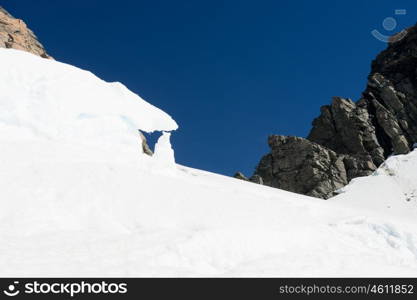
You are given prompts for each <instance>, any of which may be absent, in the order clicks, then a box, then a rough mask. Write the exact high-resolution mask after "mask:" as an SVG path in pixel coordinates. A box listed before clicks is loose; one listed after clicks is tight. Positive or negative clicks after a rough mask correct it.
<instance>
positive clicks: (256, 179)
mask: <svg viewBox="0 0 417 300" xmlns="http://www.w3.org/2000/svg"><path fill="white" fill-rule="evenodd" d="M249 181H250V182H253V183H257V184H264V180H263V179H262V177H261V176H259V175H257V174H255V175H252V176H251V178H249Z"/></svg>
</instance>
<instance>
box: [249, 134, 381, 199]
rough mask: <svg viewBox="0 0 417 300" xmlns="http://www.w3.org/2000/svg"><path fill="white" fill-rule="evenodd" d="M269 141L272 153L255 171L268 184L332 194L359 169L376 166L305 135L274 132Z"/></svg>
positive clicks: (311, 193) (319, 194) (313, 193)
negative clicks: (337, 151) (295, 135)
mask: <svg viewBox="0 0 417 300" xmlns="http://www.w3.org/2000/svg"><path fill="white" fill-rule="evenodd" d="M268 142H269V146H270V148H271V153H269V154H268V155H266V156H264V157H263V158H262V159H261V162H260V163H259V165H258V167H257V169H256V171H255V174H256V175H259V176H260V177H262V179H263V183H264V184H265V185H268V186H272V187H276V188H280V189H284V190H287V191H291V192H296V193H300V194H304V195H309V196H313V197H320V198H329V197H331V196H333V195H334V191H335V190H337V189H339V188H341V187H343V186H345V185H346V184H347V183H348V181H349V179H350V178H351V176H352V175H356V173H355V172H356V170H359V169H360V171H361V172H362V174H366V175H368V174H370V173H371V172H372V171H373V170H374V169H375V166H374V165H373V164H368V163H367V162H366V161H363V160H360V159H358V158H353V157H350V156H349V155H340V154H337V153H336V152H334V151H332V150H330V149H328V148H326V147H323V146H321V145H319V144H317V143H314V142H311V141H309V140H307V139H304V138H300V137H291V136H280V135H272V136H270V137H269V139H268Z"/></svg>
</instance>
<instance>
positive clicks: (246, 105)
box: [0, 0, 417, 175]
mask: <svg viewBox="0 0 417 300" xmlns="http://www.w3.org/2000/svg"><path fill="white" fill-rule="evenodd" d="M0 5H2V6H4V7H5V8H6V9H7V10H9V11H10V12H11V13H12V14H14V15H15V16H16V17H18V18H22V19H24V20H25V21H26V22H27V23H28V24H29V26H30V28H32V29H33V30H34V31H35V33H36V34H37V35H38V37H39V39H40V40H41V42H42V43H43V44H44V46H45V47H46V49H47V50H48V52H49V53H50V54H51V55H52V56H54V57H55V58H56V59H57V60H60V61H63V62H67V63H70V64H73V65H75V66H78V67H81V68H84V69H88V70H91V71H93V72H94V73H95V74H97V75H98V76H99V77H101V78H103V79H105V80H107V81H121V82H123V83H124V84H125V85H127V86H128V87H129V88H130V89H131V90H133V91H134V92H136V93H138V94H139V95H141V96H142V97H143V98H144V99H146V100H148V101H149V102H150V103H152V104H154V105H156V106H158V107H160V108H161V109H163V110H165V111H166V112H168V113H169V114H170V115H172V116H173V117H174V119H175V120H176V121H177V122H178V123H179V125H180V128H179V130H178V131H177V132H176V133H175V134H174V135H173V137H172V139H173V140H172V142H173V144H174V147H175V150H176V158H177V161H178V162H179V163H181V164H185V165H187V166H191V167H196V168H200V169H205V170H209V171H214V172H218V173H223V174H226V175H232V174H233V173H234V172H235V171H237V170H240V171H243V172H245V173H246V174H247V175H249V174H250V173H252V171H253V169H254V167H255V165H256V164H257V163H258V161H259V159H260V158H261V156H262V155H263V154H265V153H267V152H268V146H267V143H266V139H267V136H268V135H269V134H285V135H298V136H306V135H307V134H308V131H309V129H310V127H311V121H312V120H313V118H314V117H316V116H317V115H318V114H319V109H320V106H321V105H324V104H327V103H329V102H330V99H331V97H332V96H344V97H350V98H352V99H354V100H357V99H358V97H360V93H361V91H362V90H363V89H364V87H365V84H366V77H367V74H368V72H369V69H370V63H371V60H372V59H373V57H374V56H375V55H376V54H377V53H378V52H379V51H381V50H382V49H384V48H385V47H386V45H385V44H384V43H382V42H380V41H378V40H376V39H375V38H373V37H372V36H371V34H370V31H371V30H373V29H378V30H379V31H380V32H381V33H383V34H388V33H390V32H389V31H387V30H385V29H384V27H383V26H382V21H383V20H384V19H385V18H386V17H391V16H392V17H395V19H396V20H397V21H398V27H397V29H396V30H400V29H403V28H405V27H407V26H410V25H414V24H415V23H416V22H417V2H416V1H415V0H410V1H382V0H378V1H370V0H369V1H363V0H362V1H307V0H305V1H294V0H292V1H289V0H288V1H278V0H272V1H263V0H257V1H245V0H234V1H227V0H224V1H217V0H207V1H205V0H204V1H197V0H193V1H182V0H176V1H172V0H165V1H159V0H152V1H150V0H147V1H142V0H137V1H133V0H130V1H128V0H118V1H104V0H71V1H51V0H36V1H27V0H0ZM400 8H401V9H407V15H405V16H395V14H394V10H395V9H400Z"/></svg>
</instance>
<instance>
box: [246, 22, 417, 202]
mask: <svg viewBox="0 0 417 300" xmlns="http://www.w3.org/2000/svg"><path fill="white" fill-rule="evenodd" d="M312 125H313V128H312V129H311V132H310V134H309V135H308V137H307V138H306V139H304V138H298V137H286V136H279V135H273V136H270V137H269V139H268V143H269V146H270V148H271V152H270V153H269V154H267V155H265V156H264V157H263V158H262V159H261V161H260V163H259V165H258V166H257V168H256V170H255V173H254V174H255V175H258V176H260V177H262V180H263V183H264V184H266V185H269V186H272V187H277V188H281V189H285V190H288V191H292V192H296V193H301V194H305V195H310V196H315V197H320V198H329V197H331V196H333V195H334V192H335V191H336V190H337V189H339V188H340V187H343V186H344V185H346V184H347V183H348V182H349V181H350V180H351V179H352V178H355V177H358V176H366V175H369V174H371V173H372V172H373V171H374V170H375V169H376V168H377V167H378V166H379V165H381V164H382V162H383V161H384V160H385V159H386V158H387V157H388V156H389V155H392V154H404V153H408V152H409V151H410V150H411V148H412V146H413V144H414V143H416V142H417V25H416V26H414V27H411V28H409V29H407V35H406V36H405V38H403V39H401V40H399V41H397V40H395V39H393V40H392V42H391V43H390V44H389V45H388V48H387V49H386V50H384V51H383V52H381V53H380V54H379V55H378V56H377V57H376V59H375V60H374V61H373V62H372V68H371V73H370V75H369V76H368V83H367V87H366V89H365V91H364V92H363V94H362V96H361V98H360V99H359V100H358V101H357V102H353V101H352V100H350V99H344V98H341V97H334V98H333V101H332V103H331V104H330V105H325V106H323V107H322V108H321V114H320V116H319V117H317V118H316V119H315V120H314V121H313V124H312Z"/></svg>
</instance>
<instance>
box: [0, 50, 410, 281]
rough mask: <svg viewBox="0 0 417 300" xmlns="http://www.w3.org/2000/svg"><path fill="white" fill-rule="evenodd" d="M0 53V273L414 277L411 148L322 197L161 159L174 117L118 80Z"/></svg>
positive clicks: (169, 153)
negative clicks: (147, 142)
mask: <svg viewBox="0 0 417 300" xmlns="http://www.w3.org/2000/svg"><path fill="white" fill-rule="evenodd" d="M0 64H1V66H2V72H1V73H0V91H1V92H0V108H1V109H0V275H1V276H10V277H15V276H416V275H417V226H416V221H415V220H416V215H417V211H416V209H417V207H416V206H417V203H416V196H417V192H416V188H417V180H416V179H417V152H413V153H411V154H409V155H402V156H396V157H392V158H390V159H389V160H388V161H387V162H386V163H385V164H384V165H383V166H381V167H380V168H379V170H378V171H377V172H376V173H375V175H374V176H370V177H366V178H360V179H356V180H354V182H352V183H351V184H350V185H349V186H347V187H346V188H344V190H343V191H341V194H340V195H339V196H337V197H335V198H334V199H332V200H329V201H323V200H320V199H316V198H310V197H307V196H302V195H298V194H293V193H290V192H286V191H282V190H278V189H274V188H269V187H266V186H261V185H257V184H253V183H250V182H244V181H240V180H236V179H234V178H229V177H225V176H221V175H216V174H212V173H209V172H205V171H201V170H195V169H191V168H187V167H184V166H181V165H177V164H175V161H174V151H173V150H172V148H171V145H170V142H169V138H170V133H169V132H171V131H174V130H176V129H177V127H178V126H177V124H176V123H175V121H174V120H173V119H172V118H171V117H170V116H169V115H167V114H166V113H164V112H163V111H161V110H159V109H158V108H156V107H154V106H152V105H151V104H149V103H147V102H146V101H144V100H142V99H141V98H139V97H138V96H137V95H135V94H133V93H132V92H130V91H129V90H128V89H127V88H125V87H124V86H123V85H122V84H120V83H106V82H104V81H102V80H100V79H98V78H97V77H96V76H94V75H93V74H91V73H90V72H87V71H83V70H80V69H78V68H76V67H73V66H69V65H66V64H62V63H59V62H56V61H53V60H46V59H42V58H40V57H37V56H35V55H32V54H29V53H25V52H21V51H17V50H5V49H0ZM138 129H140V130H143V131H148V132H150V131H165V133H164V134H162V136H161V138H160V139H159V141H158V143H157V144H156V146H155V154H154V156H152V157H150V156H147V155H145V154H144V153H142V149H141V146H140V145H141V141H140V136H139V134H138V131H137V130H138ZM173 137H175V133H174V134H173Z"/></svg>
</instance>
